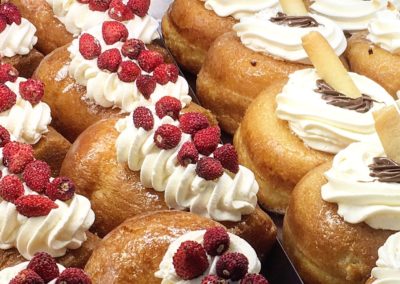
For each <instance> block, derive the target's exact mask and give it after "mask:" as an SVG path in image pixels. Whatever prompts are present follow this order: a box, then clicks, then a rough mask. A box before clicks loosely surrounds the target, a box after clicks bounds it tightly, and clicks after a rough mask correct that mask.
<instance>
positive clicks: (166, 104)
mask: <svg viewBox="0 0 400 284" xmlns="http://www.w3.org/2000/svg"><path fill="white" fill-rule="evenodd" d="M155 107H156V114H157V116H158V117H159V118H163V117H164V116H167V115H168V116H170V117H172V118H173V119H174V120H176V119H178V117H179V112H180V111H181V109H182V104H181V101H180V100H178V99H176V98H174V97H170V96H165V97H162V98H161V99H159V100H158V102H157V103H156V106H155Z"/></svg>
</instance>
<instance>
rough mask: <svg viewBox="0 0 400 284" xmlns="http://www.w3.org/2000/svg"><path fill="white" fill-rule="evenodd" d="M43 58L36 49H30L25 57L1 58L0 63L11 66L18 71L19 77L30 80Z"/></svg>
mask: <svg viewBox="0 0 400 284" xmlns="http://www.w3.org/2000/svg"><path fill="white" fill-rule="evenodd" d="M43 58H44V56H43V54H41V53H40V52H39V51H37V50H36V49H32V50H31V52H29V53H28V54H27V55H15V56H13V57H2V58H1V59H0V61H1V62H2V63H8V64H11V65H13V66H14V67H15V68H16V69H17V70H18V72H19V76H20V77H24V78H30V77H32V74H33V72H35V70H36V68H37V67H38V66H39V64H40V62H41V61H42V59H43Z"/></svg>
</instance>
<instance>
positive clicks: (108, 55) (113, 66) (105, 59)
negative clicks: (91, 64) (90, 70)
mask: <svg viewBox="0 0 400 284" xmlns="http://www.w3.org/2000/svg"><path fill="white" fill-rule="evenodd" d="M121 62H122V57H121V53H119V50H118V49H117V48H111V49H108V50H106V51H104V52H103V53H102V54H100V55H99V58H98V59H97V66H98V67H99V68H100V69H101V70H108V71H110V72H117V70H118V67H119V65H120V64H121Z"/></svg>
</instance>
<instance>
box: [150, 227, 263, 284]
mask: <svg viewBox="0 0 400 284" xmlns="http://www.w3.org/2000/svg"><path fill="white" fill-rule="evenodd" d="M205 232H206V231H205V230H199V231H192V232H188V233H186V234H184V235H182V236H180V237H179V238H177V239H176V240H175V241H174V242H172V243H171V244H170V245H169V247H168V250H167V252H166V253H165V255H164V257H163V260H162V261H161V263H160V267H159V270H158V271H157V272H156V273H155V274H154V275H155V276H156V277H157V278H161V279H162V281H161V284H200V283H201V280H202V279H203V278H204V277H205V276H207V275H211V274H214V275H215V274H217V272H216V265H217V261H218V259H219V258H220V257H219V256H210V255H207V257H208V263H209V264H210V265H209V267H208V269H207V270H206V271H205V272H204V273H203V275H201V276H199V277H197V278H195V279H191V280H183V279H181V278H180V277H179V276H178V275H177V274H176V272H175V268H174V265H173V261H172V258H173V257H174V255H175V253H176V251H177V250H178V248H179V247H180V245H181V244H182V243H183V242H185V241H195V242H198V243H200V244H201V245H203V238H204V233H205ZM228 234H229V238H230V244H229V249H228V251H227V252H239V253H242V254H244V255H245V256H246V257H247V259H248V261H249V269H248V273H255V274H257V273H259V272H260V270H261V263H260V261H259V260H258V257H257V254H256V252H255V251H254V249H253V248H252V247H251V246H250V245H249V244H248V243H247V242H246V241H245V240H243V239H242V238H240V237H238V236H236V235H234V234H231V233H228ZM229 283H232V284H238V283H239V281H230V282H229Z"/></svg>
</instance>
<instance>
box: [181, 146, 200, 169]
mask: <svg viewBox="0 0 400 284" xmlns="http://www.w3.org/2000/svg"><path fill="white" fill-rule="evenodd" d="M177 158H178V162H179V164H180V165H181V166H183V167H186V166H187V165H189V164H196V163H197V161H198V160H199V152H198V151H197V149H196V146H195V145H194V144H193V143H192V142H185V143H184V144H183V145H182V148H181V149H180V150H179V152H178V157H177Z"/></svg>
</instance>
